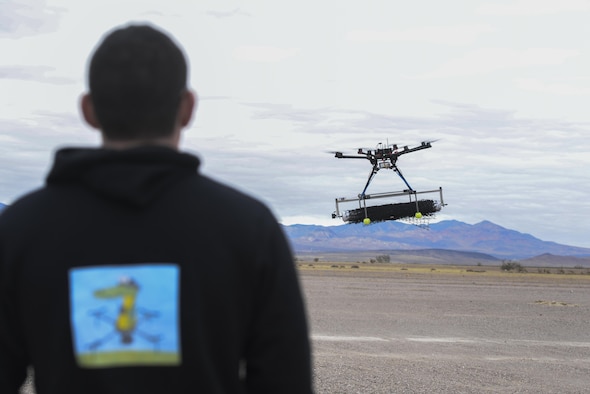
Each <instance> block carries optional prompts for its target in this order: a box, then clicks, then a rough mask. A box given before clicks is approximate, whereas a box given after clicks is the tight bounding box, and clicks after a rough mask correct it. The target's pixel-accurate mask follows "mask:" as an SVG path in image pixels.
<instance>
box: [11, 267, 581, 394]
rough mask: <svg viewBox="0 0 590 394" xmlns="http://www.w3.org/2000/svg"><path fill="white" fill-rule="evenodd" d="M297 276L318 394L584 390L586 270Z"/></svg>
mask: <svg viewBox="0 0 590 394" xmlns="http://www.w3.org/2000/svg"><path fill="white" fill-rule="evenodd" d="M297 265H298V271H299V275H300V280H301V284H302V288H303V291H304V296H305V300H306V303H307V308H308V315H309V319H310V331H311V337H312V345H313V357H314V364H313V365H314V370H313V372H314V382H315V389H316V393H318V394H321V393H330V394H336V393H363V394H365V393H587V392H589V391H590V271H589V270H588V269H581V268H580V269H566V270H563V269H553V270H546V269H543V270H541V269H539V270H534V269H530V268H529V269H528V271H529V272H528V273H516V272H502V271H501V270H500V268H499V267H490V266H483V267H482V266H471V267H470V266H451V265H443V266H441V265H423V264H393V263H392V264H355V263H350V262H346V263H325V262H322V263H318V262H314V261H310V262H304V261H299V262H298V264H297ZM548 272H551V273H548ZM22 392H23V393H26V394H32V393H33V392H34V391H33V390H32V389H31V388H30V387H27V388H25V389H23V391H22Z"/></svg>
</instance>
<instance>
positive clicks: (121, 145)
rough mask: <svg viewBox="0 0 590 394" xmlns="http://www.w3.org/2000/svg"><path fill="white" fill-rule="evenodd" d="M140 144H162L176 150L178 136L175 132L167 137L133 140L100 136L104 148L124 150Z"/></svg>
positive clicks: (140, 145)
mask: <svg viewBox="0 0 590 394" xmlns="http://www.w3.org/2000/svg"><path fill="white" fill-rule="evenodd" d="M142 146H164V147H167V148H172V149H174V150H178V146H179V138H178V136H177V134H176V133H175V134H173V135H172V136H169V137H162V138H149V139H133V140H112V139H108V138H106V137H105V136H104V135H103V136H102V147H103V148H106V149H115V150H124V149H132V148H139V147H142Z"/></svg>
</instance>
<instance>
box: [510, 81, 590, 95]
mask: <svg viewBox="0 0 590 394" xmlns="http://www.w3.org/2000/svg"><path fill="white" fill-rule="evenodd" d="M516 87H517V88H518V89H522V90H526V91H530V92H538V93H549V94H551V95H557V96H581V95H588V94H590V85H589V84H588V81H586V84H585V85H580V84H579V83H575V84H574V83H566V82H546V81H541V80H539V79H535V78H520V79H517V80H516Z"/></svg>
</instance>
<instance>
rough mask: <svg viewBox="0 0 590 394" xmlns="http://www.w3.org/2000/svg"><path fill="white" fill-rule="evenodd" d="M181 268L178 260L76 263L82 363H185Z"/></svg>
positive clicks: (73, 277)
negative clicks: (119, 263)
mask: <svg viewBox="0 0 590 394" xmlns="http://www.w3.org/2000/svg"><path fill="white" fill-rule="evenodd" d="M179 271H180V269H179V267H178V266H177V265H175V264H164V263H162V264H159V263H154V264H139V265H136V264H134V265H105V266H93V267H79V268H73V269H71V270H70V278H69V279H70V313H71V325H72V337H73V345H74V354H75V357H76V360H77V362H78V365H79V366H80V367H84V368H107V367H125V366H140V365H145V366H147V365H159V366H166V365H169V366H173V365H179V364H180V363H181V353H180V329H179V327H180V325H179Z"/></svg>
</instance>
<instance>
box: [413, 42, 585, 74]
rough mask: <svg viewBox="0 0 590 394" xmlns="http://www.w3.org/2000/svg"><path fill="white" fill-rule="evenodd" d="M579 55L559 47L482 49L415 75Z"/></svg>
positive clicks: (555, 61)
mask: <svg viewBox="0 0 590 394" xmlns="http://www.w3.org/2000/svg"><path fill="white" fill-rule="evenodd" d="M578 54H579V51H578V50H574V49H561V48H530V49H521V50H519V49H508V48H483V49H477V50H475V51H472V52H469V53H467V54H466V55H464V56H462V57H460V58H455V59H452V60H449V61H448V62H446V63H444V64H442V65H441V66H440V67H438V68H437V69H436V70H434V71H431V72H427V73H425V74H422V75H418V76H416V77H414V78H418V79H421V78H449V77H462V76H471V75H479V74H487V73H491V72H494V71H499V70H506V69H512V68H524V67H537V66H555V65H560V64H563V63H565V62H566V61H567V60H568V59H569V58H571V57H574V56H577V55H578Z"/></svg>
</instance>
